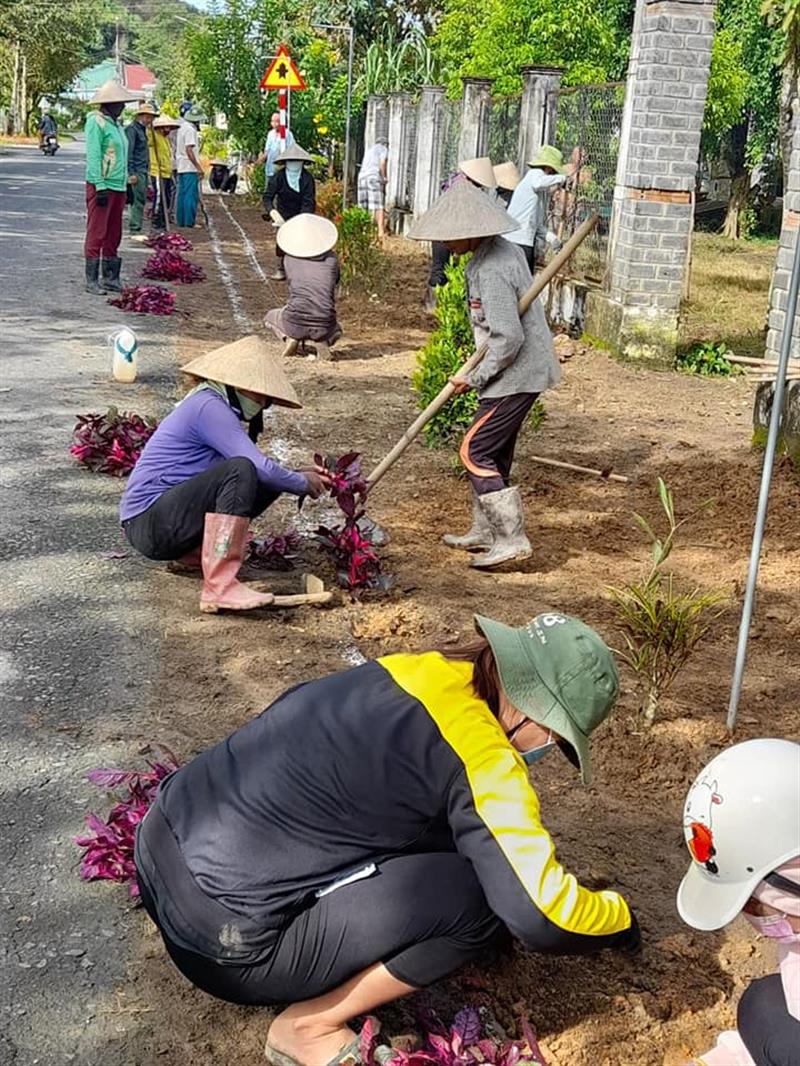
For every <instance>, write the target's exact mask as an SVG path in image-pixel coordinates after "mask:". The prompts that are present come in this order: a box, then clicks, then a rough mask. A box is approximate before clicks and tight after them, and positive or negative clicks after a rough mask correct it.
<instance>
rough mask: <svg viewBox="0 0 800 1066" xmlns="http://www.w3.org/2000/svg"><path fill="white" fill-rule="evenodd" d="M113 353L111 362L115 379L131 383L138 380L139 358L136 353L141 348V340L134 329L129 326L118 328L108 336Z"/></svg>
mask: <svg viewBox="0 0 800 1066" xmlns="http://www.w3.org/2000/svg"><path fill="white" fill-rule="evenodd" d="M108 343H109V345H110V346H111V349H112V352H113V355H112V362H111V374H112V376H113V378H114V380H115V381H122V382H124V383H125V384H129V383H130V382H131V381H136V371H137V368H138V360H137V358H136V353H137V351H138V350H139V342H138V341H137V339H136V334H135V333H134V332H133V330H132V329H128V328H127V327H125V328H123V329H118V330H117V332H116V333H112V334H111V336H110V337H109V338H108Z"/></svg>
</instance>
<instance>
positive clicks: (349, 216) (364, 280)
mask: <svg viewBox="0 0 800 1066" xmlns="http://www.w3.org/2000/svg"><path fill="white" fill-rule="evenodd" d="M336 224H337V226H338V228H339V241H338V244H337V245H336V251H337V253H338V255H339V262H340V264H341V268H342V284H343V285H344V287H345V288H346V289H351V290H353V289H358V290H361V291H369V292H375V291H377V290H378V289H380V288H382V287H383V286H384V284H385V282H386V275H387V270H388V265H389V264H388V260H387V258H386V256H385V255H384V253H383V251H382V250H381V246H380V241H379V239H378V227H377V226H376V225H375V221H374V219H373V218H372V215H371V214H370V213H369V211H365V210H364V208H363V207H348V209H347V210H346V211H345V212H343V213H342V214H341V215H340V216H339V217H338V219H337V222H336Z"/></svg>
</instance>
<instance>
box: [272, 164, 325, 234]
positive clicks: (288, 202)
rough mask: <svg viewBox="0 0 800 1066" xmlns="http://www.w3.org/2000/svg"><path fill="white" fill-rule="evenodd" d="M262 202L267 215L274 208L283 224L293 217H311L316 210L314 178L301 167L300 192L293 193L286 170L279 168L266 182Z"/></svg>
mask: <svg viewBox="0 0 800 1066" xmlns="http://www.w3.org/2000/svg"><path fill="white" fill-rule="evenodd" d="M276 200H277V203H276V202H275V201H276ZM262 202H263V204H264V211H265V212H267V213H268V212H269V211H271V210H272V208H273V207H276V208H277V210H278V214H279V215H281V217H282V218H283V220H284V222H286V221H287V220H288V219H290V218H294V216H295V215H313V214H314V212H315V211H316V209H317V187H316V184H315V182H314V178H313V177H312V176H311V174H309V172H308V171H307V170H306V169H305V167H303V171H302V173H301V175H300V191H299V192H295V191H294V189H293V188H292V187H291V185H290V184H289V182H288V181H287V180H286V168H285V167H279V168H278V169H277V170H276V171H275V173H274V174H273V175H272V177H271V178H270V179H269V181H268V182H267V188H266V190H265V192H264V195H263V197H262Z"/></svg>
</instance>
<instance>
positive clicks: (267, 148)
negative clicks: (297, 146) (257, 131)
mask: <svg viewBox="0 0 800 1066" xmlns="http://www.w3.org/2000/svg"><path fill="white" fill-rule="evenodd" d="M293 144H294V135H293V133H292V131H291V130H287V131H286V147H287V148H291V147H292V145H293ZM264 155H265V156H266V162H265V163H264V173H265V174H266V176H267V177H268V178H271V177H272V175H273V174H274V173H275V160H276V159H277V158H278V156H279V155H283V145H282V143H281V134H280V130H273V129H271V130H270V131H269V133H268V134H267V141H266V144H265V145H264Z"/></svg>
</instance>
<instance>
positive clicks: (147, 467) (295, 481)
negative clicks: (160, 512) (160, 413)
mask: <svg viewBox="0 0 800 1066" xmlns="http://www.w3.org/2000/svg"><path fill="white" fill-rule="evenodd" d="M235 456H242V457H244V458H245V459H249V460H250V461H251V462H252V463H253V466H254V467H255V468H256V472H257V473H258V478H259V481H262V482H263V483H264V484H265V485H267V486H269V488H271V489H273V490H274V491H276V492H291V493H293V494H294V495H295V496H302V494H303V493H304V492H306V491H307V489H308V483H307V482H306V479H305V477H304V476H303V475H302V474H299V473H298V472H297V471H296V470H287V469H286V468H285V467H283V466H281V465H280V463H276V462H275V460H274V459H270V458H269V457H268V456H266V455H264V454H263V452H261V451H259V450H258V448H257V447H256V446H255V444H253V442H252V441H251V440H250V438H249V437H248V436H247V433H246V432H245V431H244V429H243V428H242V424H241V422H240V421H239V418H238V417H237V416H236V414H234V412H233V411H232V410H231V408H230V406H229V405H228V403H227V402H226V401H225V400H224V399H223V398H222V396H220V395H219V393H218V392H214V391H213V390H212V389H201V390H200V391H199V392H195V393H194V394H193V395H191V396H187V397H186V399H185V400H183V401H182V403H179V404H178V406H177V407H176V408H175V410H174V411H173V412H172V413H171V414H169V415H167V417H166V418H165V419H164V421H163V422H162V423H161V424H160V425H159V427H158V429H157V430H156V431H155V433H154V434H153V436H152V437H151V438H150V440H149V441H148V442H147V444H146V445H145V447H144V451H143V452H142V454H141V455H140V456H139V461H138V462H137V463H136V466H135V467H134V468H133V471H132V472H131V475H130V477H129V479H128V484H127V487H126V488H125V492H124V494H123V497H122V502H121V503H120V508H119V515H120V519H121V521H123V522H124V521H126V520H127V519H128V518H134V517H135V516H136V515H137V514H141V513H142V512H143V511H146V510H147V508H148V507H150V506H151V504H153V503H155V501H156V500H157V499H158V497H159V496H161V495H162V493H164V492H166V491H167V489H171V488H172V487H173V485H180V483H181V482H182V481H187V480H188V479H189V478H190V477H194V476H195V474H202V473H203V472H204V471H206V470H208V469H209V467H212V466H214V465H215V464H216V463H221V462H223V461H224V460H225V459H233V458H234V457H235Z"/></svg>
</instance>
